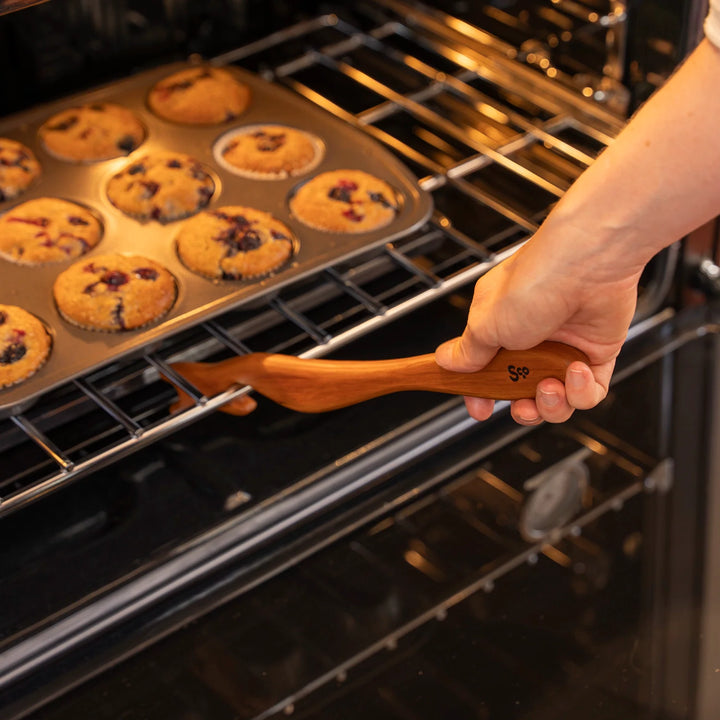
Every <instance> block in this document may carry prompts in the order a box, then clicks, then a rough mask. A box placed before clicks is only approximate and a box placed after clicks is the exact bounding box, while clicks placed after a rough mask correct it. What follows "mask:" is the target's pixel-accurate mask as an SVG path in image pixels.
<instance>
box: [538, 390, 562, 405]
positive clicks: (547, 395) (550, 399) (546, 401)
mask: <svg viewBox="0 0 720 720" xmlns="http://www.w3.org/2000/svg"><path fill="white" fill-rule="evenodd" d="M540 399H541V400H542V404H543V405H545V406H546V407H549V408H553V407H557V406H558V405H559V404H560V395H558V393H556V392H546V391H545V390H541V391H540Z"/></svg>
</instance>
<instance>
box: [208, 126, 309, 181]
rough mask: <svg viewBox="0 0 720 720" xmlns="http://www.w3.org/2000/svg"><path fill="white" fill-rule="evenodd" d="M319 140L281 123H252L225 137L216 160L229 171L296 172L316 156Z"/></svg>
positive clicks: (278, 174) (279, 175)
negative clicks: (252, 124)
mask: <svg viewBox="0 0 720 720" xmlns="http://www.w3.org/2000/svg"><path fill="white" fill-rule="evenodd" d="M320 147H321V146H320V142H319V140H317V138H314V137H312V136H311V135H309V134H308V133H305V132H302V131H300V130H295V129H294V128H290V127H285V126H283V125H262V126H259V125H254V126H252V127H249V128H242V129H240V130H238V131H233V132H232V133H229V134H228V135H226V136H225V138H224V139H223V142H222V144H221V146H220V148H219V154H218V155H217V157H218V159H219V160H221V161H222V164H223V165H224V166H225V167H226V168H227V169H228V170H230V171H231V172H235V173H237V174H240V175H249V176H251V177H255V176H261V177H264V178H269V179H274V178H283V177H288V176H292V175H300V174H301V173H303V172H307V171H308V170H310V169H312V168H313V167H314V166H315V165H316V164H317V161H318V160H319V159H320V155H321V152H320Z"/></svg>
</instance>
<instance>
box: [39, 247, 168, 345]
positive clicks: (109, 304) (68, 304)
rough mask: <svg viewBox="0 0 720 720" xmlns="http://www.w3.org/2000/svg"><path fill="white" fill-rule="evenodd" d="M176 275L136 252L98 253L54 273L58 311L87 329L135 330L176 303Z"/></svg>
mask: <svg viewBox="0 0 720 720" xmlns="http://www.w3.org/2000/svg"><path fill="white" fill-rule="evenodd" d="M176 292H177V289H176V286H175V278H174V277H173V276H172V274H171V273H170V272H169V271H168V270H167V269H166V268H164V267H163V266H162V265H160V264H159V263H157V262H155V261H154V260H150V259H148V258H145V257H140V256H137V255H120V254H112V255H98V256H96V257H94V258H92V259H87V260H82V261H80V262H76V263H75V264H74V265H71V266H70V267H69V268H68V269H67V270H65V271H64V272H61V273H60V275H58V276H57V278H56V279H55V284H54V285H53V295H54V297H55V304H56V305H57V308H58V310H59V311H60V315H62V317H63V318H64V319H65V320H67V321H68V322H71V323H73V324H74V325H79V326H80V327H82V328H86V329H88V330H110V331H118V330H133V329H135V328H139V327H142V326H143V325H147V324H148V323H150V322H152V321H153V320H156V319H157V318H159V317H162V316H163V315H164V314H165V313H167V312H168V310H170V308H171V307H172V306H173V304H174V303H175V296H176Z"/></svg>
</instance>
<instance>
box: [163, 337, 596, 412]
mask: <svg viewBox="0 0 720 720" xmlns="http://www.w3.org/2000/svg"><path fill="white" fill-rule="evenodd" d="M575 360H580V361H582V362H587V357H586V356H585V354H584V353H582V352H581V351H580V350H577V349H576V348H573V347H570V346H569V345H564V344H562V343H556V342H545V343H541V344H540V345H537V346H536V347H534V348H531V349H530V350H504V349H502V350H500V351H499V352H498V354H497V355H496V356H495V357H494V358H493V360H492V361H491V362H490V363H489V364H488V365H487V366H486V367H485V368H483V369H482V370H479V371H477V372H472V373H457V372H451V371H449V370H444V369H443V368H441V367H440V366H439V365H438V364H437V363H436V362H435V358H434V356H433V355H432V354H428V355H416V356H413V357H407V358H396V359H392V360H371V361H354V360H307V359H301V358H296V357H292V356H289V355H276V354H268V353H251V354H249V355H243V356H240V357H233V358H230V359H228V360H223V361H221V362H218V363H176V364H174V365H173V366H172V367H173V369H174V370H175V371H176V372H178V373H179V374H180V375H182V376H183V377H184V378H186V379H187V380H188V381H190V383H192V384H193V385H194V386H195V387H196V388H197V389H198V390H200V391H201V392H202V393H203V394H204V395H205V396H206V397H213V396H215V395H217V394H219V393H221V392H224V391H225V390H228V389H229V388H231V387H234V386H243V385H250V386H251V387H252V388H253V389H254V390H256V391H257V392H259V393H260V394H261V395H264V396H266V397H268V398H270V399H271V400H274V401H275V402H277V403H279V404H280V405H284V406H285V407H287V408H291V409H293V410H298V411H300V412H307V413H318V412H325V411H327V410H336V409H338V408H341V407H346V406H348V405H354V404H355V403H358V402H363V401H365V400H369V399H371V398H375V397H379V396H380V395H387V394H389V393H395V392H402V391H405V390H427V391H431V392H441V393H449V394H452V395H468V396H474V397H484V398H491V399H493V400H518V399H520V398H532V397H535V389H536V387H537V384H538V383H539V382H540V380H542V379H544V378H547V377H554V378H557V379H559V380H564V378H565V372H566V370H567V368H568V366H569V365H570V363H572V362H573V361H575ZM178 392H181V391H178ZM183 396H184V393H182V395H181V398H180V401H179V402H178V403H176V405H175V406H174V409H178V408H182V407H185V406H186V405H187V396H184V397H183ZM254 407H255V403H254V401H252V400H251V399H250V398H247V397H242V398H238V399H236V400H233V401H230V402H228V403H227V404H225V405H224V406H223V407H222V408H221V410H223V411H224V412H227V413H230V414H234V415H246V414H247V413H249V412H252V410H253V409H254Z"/></svg>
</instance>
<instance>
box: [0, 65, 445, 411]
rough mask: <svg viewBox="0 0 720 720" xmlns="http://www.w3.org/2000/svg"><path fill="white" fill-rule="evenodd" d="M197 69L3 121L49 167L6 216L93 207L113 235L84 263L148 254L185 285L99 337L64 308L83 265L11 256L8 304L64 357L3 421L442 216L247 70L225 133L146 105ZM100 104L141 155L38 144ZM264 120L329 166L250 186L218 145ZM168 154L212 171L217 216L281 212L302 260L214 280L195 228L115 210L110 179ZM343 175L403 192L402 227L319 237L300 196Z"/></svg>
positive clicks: (365, 140)
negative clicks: (60, 150)
mask: <svg viewBox="0 0 720 720" xmlns="http://www.w3.org/2000/svg"><path fill="white" fill-rule="evenodd" d="M188 66H189V65H188V64H187V63H172V64H167V65H163V66H160V67H157V68H155V69H153V70H151V71H147V72H143V73H140V74H137V75H134V76H132V77H129V78H126V79H124V80H121V81H118V82H115V83H112V84H109V85H106V86H103V87H101V88H98V89H95V90H91V91H88V92H85V93H81V94H77V95H73V96H70V97H67V98H64V99H62V100H60V101H56V102H53V103H48V104H44V105H42V106H38V107H36V108H33V109H32V110H29V111H26V112H23V113H20V114H17V115H14V116H10V117H7V118H5V119H3V120H2V121H1V122H0V137H9V138H12V139H14V140H18V141H20V142H22V143H23V144H25V145H27V146H28V147H29V148H30V149H31V150H33V152H34V153H35V154H36V156H37V158H38V160H39V161H40V163H41V164H42V176H41V177H40V178H39V180H37V181H36V182H35V183H34V184H33V185H31V187H30V188H29V189H28V190H27V191H26V192H24V193H23V194H22V195H20V196H19V197H17V198H14V199H13V200H10V201H6V202H0V213H4V212H6V211H8V210H10V209H11V208H12V207H14V206H15V205H18V204H20V203H22V202H25V201H26V200H30V199H32V198H37V197H44V196H48V197H60V198H64V199H66V200H71V201H74V202H78V203H80V204H83V205H86V206H88V207H89V208H91V209H92V210H94V211H95V212H97V213H98V215H99V216H100V217H101V219H102V223H103V229H104V233H103V238H102V239H101V241H100V243H99V244H98V245H97V246H96V247H95V248H93V249H92V250H91V251H90V252H88V253H87V254H86V255H84V256H83V257H86V258H88V260H90V259H91V258H92V257H93V256H95V255H102V254H106V253H112V252H121V253H127V254H138V255H144V256H146V257H149V258H151V259H153V260H156V261H157V262H160V263H161V264H163V265H164V266H165V267H167V268H168V270H170V272H171V273H172V274H173V275H174V276H175V278H176V280H177V285H178V297H177V300H176V302H175V305H174V306H173V308H172V309H171V310H170V312H169V313H167V314H166V315H164V316H163V318H162V319H160V320H159V321H158V322H156V323H154V324H152V325H149V326H147V327H144V328H141V329H138V330H134V331H126V332H119V333H108V332H96V331H91V330H83V329H81V328H78V327H74V326H72V325H70V324H68V323H67V322H66V321H64V320H63V319H62V318H61V317H60V315H59V313H58V311H57V309H56V307H55V305H54V302H53V298H52V285H53V282H54V280H55V277H56V276H57V275H58V274H59V273H60V272H61V271H63V270H65V269H66V268H67V267H68V266H69V265H70V264H72V262H74V261H73V260H68V261H67V262H62V263H54V264H48V265H42V266H36V267H32V266H23V265H17V264H14V263H12V262H9V261H7V260H4V259H1V258H0V303H4V304H8V305H18V306H20V307H22V308H24V309H25V310H28V311H29V312H31V313H33V314H35V315H36V316H37V317H38V318H40V320H42V321H43V322H44V323H45V324H46V325H47V326H48V328H49V329H50V332H51V334H52V336H53V351H52V354H51V356H50V358H49V359H48V361H47V363H46V364H45V365H44V367H43V368H41V369H40V370H39V371H38V372H37V373H36V374H35V375H33V376H31V377H29V378H28V379H26V380H25V381H23V382H21V383H18V384H17V385H14V386H11V387H9V388H4V389H1V390H0V417H4V416H7V415H9V414H12V413H17V412H21V411H23V410H24V409H25V408H26V407H27V406H28V405H29V404H31V403H32V401H33V400H34V399H36V398H37V397H39V396H40V395H41V394H42V393H44V392H46V391H48V390H50V389H52V388H54V387H57V386H59V385H61V384H63V383H66V382H68V381H69V380H72V379H73V378H75V377H77V376H80V375H82V374H85V373H87V372H89V371H91V370H93V369H95V368H97V367H100V366H101V365H105V364H107V363H109V362H111V361H113V360H116V359H118V358H120V357H124V356H127V355H130V354H133V353H135V352H138V351H141V350H142V349H144V348H146V347H147V346H151V345H152V344H153V343H156V342H158V341H160V340H162V339H163V338H165V337H167V336H169V335H172V334H173V333H176V332H178V331H179V330H181V329H182V328H184V327H187V326H190V325H193V324H196V323H198V322H201V321H203V320H207V319H209V318H211V317H213V316H215V315H217V314H219V313H221V312H223V311H226V310H228V309H229V308H232V307H235V306H237V305H239V304H242V303H243V302H244V301H247V300H249V299H257V298H258V297H259V296H261V295H264V294H266V293H269V292H272V291H276V290H278V289H279V288H280V287H282V286H283V285H286V284H288V283H290V282H294V281H297V280H298V279H299V278H301V277H303V276H306V275H309V274H312V273H315V272H317V271H319V270H321V269H322V268H324V267H327V266H329V265H331V264H333V263H336V262H339V261H341V260H344V259H347V258H349V257H351V256H353V255H357V254H359V253H362V252H364V251H366V250H368V249H369V248H372V247H373V246H377V245H382V244H384V243H386V242H388V241H391V240H393V239H396V238H398V237H400V236H403V235H405V234H407V233H409V232H411V231H412V230H414V229H416V228H418V227H419V226H421V225H422V224H423V223H424V222H425V221H426V220H427V219H428V217H429V216H430V214H431V212H432V199H431V196H430V195H429V194H428V193H426V192H424V191H422V190H421V189H420V188H419V187H418V185H417V182H416V180H415V177H414V176H413V175H412V173H411V172H410V171H409V170H408V169H407V168H406V167H405V166H404V165H403V164H402V163H401V162H400V161H399V160H397V159H396V158H395V157H394V156H393V155H392V154H391V153H390V152H389V151H388V150H386V149H385V148H384V147H383V146H382V145H380V144H379V143H377V142H376V141H375V140H373V139H372V138H370V137H368V136H367V135H365V134H364V133H362V132H361V131H359V130H357V129H356V128H354V127H352V126H351V125H349V124H347V123H345V122H343V121H341V120H339V119H337V118H336V117H334V116H333V115H332V114H330V113H329V112H326V111H325V110H323V109H322V108H320V107H318V106H316V105H314V104H312V103H311V102H309V101H307V100H305V99H304V98H302V97H300V96H297V95H295V94H293V93H292V92H291V91H289V90H287V89H286V88H283V87H282V86H280V85H277V84H274V83H270V82H268V81H265V80H263V79H262V78H260V77H258V76H256V75H254V74H252V73H249V72H247V71H243V70H241V69H239V68H235V67H232V66H229V67H228V69H229V70H230V71H231V72H233V73H234V74H236V76H237V77H238V79H239V80H240V81H242V82H244V83H246V84H247V85H248V86H249V87H250V89H251V92H252V98H251V102H250V105H249V107H248V108H247V110H246V111H245V112H244V113H243V115H242V116H241V117H239V118H236V119H235V120H233V121H232V122H230V123H227V124H222V125H216V126H190V125H180V124H175V123H171V122H168V121H166V120H163V119H161V118H159V117H157V116H155V115H154V114H153V113H152V112H151V111H150V110H149V109H148V107H147V103H146V99H147V94H148V92H149V90H150V89H151V88H152V86H153V85H154V84H155V83H156V82H157V81H158V80H161V79H162V78H164V77H166V76H167V75H170V74H171V73H173V72H176V71H177V70H180V69H183V68H186V67H188ZM93 102H115V103H118V104H121V105H124V106H125V107H128V108H130V109H131V110H134V111H135V112H136V113H137V114H138V115H139V117H140V119H141V121H142V123H143V124H144V126H145V128H146V130H147V135H146V138H145V141H144V142H143V143H142V144H141V145H140V147H138V148H137V149H136V150H135V151H134V152H133V153H131V154H130V155H129V156H123V157H118V158H114V159H112V160H106V161H100V162H93V163H71V162H67V161H63V160H59V159H57V158H55V157H53V156H52V155H51V154H49V153H48V152H47V151H46V150H45V149H44V147H43V145H42V143H41V142H40V140H39V137H38V129H39V128H40V126H41V125H42V124H43V122H45V121H46V120H47V119H48V118H49V117H50V116H51V115H53V114H55V113H57V112H59V111H61V110H63V109H66V108H70V107H73V106H76V105H81V104H85V103H93ZM258 124H280V125H287V126H290V127H293V128H297V129H299V130H303V131H305V132H308V133H310V134H312V135H313V136H316V137H317V138H319V139H320V141H321V142H322V146H323V147H322V150H323V154H322V158H321V160H320V162H319V163H318V164H317V165H316V166H315V167H313V168H312V170H310V171H309V172H306V173H304V174H302V175H298V176H294V177H287V178H282V179H276V180H266V179H253V178H247V177H242V176H240V175H238V174H236V173H231V172H229V171H228V170H227V169H226V168H225V167H223V166H222V165H221V164H220V163H218V162H217V159H216V155H215V151H214V148H215V144H216V143H217V142H218V141H219V140H220V139H221V138H222V137H223V136H225V135H226V134H227V133H228V132H229V131H231V130H233V129H234V128H240V127H244V126H246V125H258ZM159 150H169V151H177V152H180V153H183V154H187V155H190V156H192V157H194V158H196V159H197V160H199V161H200V162H201V163H202V164H203V165H204V166H205V167H206V168H208V169H209V170H210V171H211V172H212V175H213V178H214V180H215V182H216V188H215V193H214V195H213V197H212V198H211V200H210V203H209V205H208V206H207V207H206V208H205V209H208V210H212V209H214V208H218V207H221V206H224V205H244V206H249V207H253V208H257V209H259V210H264V211H266V212H269V213H271V214H272V215H274V216H275V217H276V218H277V219H278V220H280V221H281V222H283V223H284V224H285V225H287V226H288V227H289V228H290V229H291V230H292V232H293V233H294V235H295V240H296V248H295V249H296V252H295V255H294V256H293V258H292V260H291V261H290V262H289V263H286V264H285V265H284V266H283V267H282V268H280V269H279V270H278V271H276V272H275V273H274V274H271V275H269V276H267V277H264V278H262V279H259V280H246V281H242V280H241V281H232V280H228V281H214V280H210V279H207V278H203V277H201V276H199V275H196V274H194V273H192V272H191V271H189V270H188V269H187V268H186V267H185V266H184V265H183V264H182V262H181V261H180V259H179V258H178V256H177V253H176V249H175V236H176V234H177V232H178V231H179V230H180V227H181V226H182V223H183V222H184V220H182V219H181V220H176V221H173V222H169V223H165V224H161V223H158V222H157V221H147V222H142V221H138V220H136V219H133V218H131V217H129V216H127V215H125V214H124V213H122V212H121V211H120V210H118V209H117V208H115V207H114V206H113V205H112V204H111V203H110V201H109V200H108V198H107V195H106V192H105V189H106V186H107V183H108V180H109V179H110V178H111V177H112V176H113V175H114V174H115V173H117V172H119V171H120V170H121V169H122V168H124V167H125V166H126V164H127V163H128V162H129V161H130V160H132V159H133V158H134V157H139V156H140V155H142V154H145V153H146V152H154V151H159ZM343 168H347V169H359V170H365V171H366V172H369V173H371V174H374V175H377V176H378V177H380V178H382V179H383V180H385V181H386V182H388V183H389V184H390V185H391V186H392V187H393V188H394V189H395V191H396V193H397V196H398V199H399V211H398V213H397V215H396V217H395V219H394V220H393V221H392V222H391V223H390V225H386V226H385V227H383V228H380V229H378V230H375V231H370V232H365V233H359V234H347V235H346V234H337V233H328V232H323V231H320V230H315V229H313V228H310V227H307V226H306V225H304V224H302V223H301V222H299V221H298V220H297V219H296V218H294V217H293V215H292V213H291V212H290V209H289V198H290V197H291V195H292V193H293V191H294V189H295V188H296V187H298V185H299V184H301V183H302V182H304V181H306V180H309V179H310V178H311V177H314V176H315V175H317V174H319V173H321V172H325V171H327V170H335V169H343ZM191 217H192V216H191Z"/></svg>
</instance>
